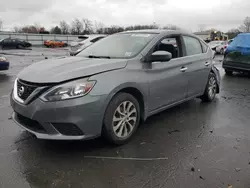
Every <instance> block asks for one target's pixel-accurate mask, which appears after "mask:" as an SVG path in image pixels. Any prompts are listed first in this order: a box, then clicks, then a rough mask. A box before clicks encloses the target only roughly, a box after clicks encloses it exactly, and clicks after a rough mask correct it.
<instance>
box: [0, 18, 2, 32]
mask: <svg viewBox="0 0 250 188" xmlns="http://www.w3.org/2000/svg"><path fill="white" fill-rule="evenodd" d="M2 29H3V20H2V19H0V31H1V30H2Z"/></svg>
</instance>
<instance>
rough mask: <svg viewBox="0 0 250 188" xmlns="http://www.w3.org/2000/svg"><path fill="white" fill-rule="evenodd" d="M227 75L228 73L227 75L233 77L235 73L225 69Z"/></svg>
mask: <svg viewBox="0 0 250 188" xmlns="http://www.w3.org/2000/svg"><path fill="white" fill-rule="evenodd" d="M225 73H226V75H229V76H232V75H233V71H231V70H227V69H225Z"/></svg>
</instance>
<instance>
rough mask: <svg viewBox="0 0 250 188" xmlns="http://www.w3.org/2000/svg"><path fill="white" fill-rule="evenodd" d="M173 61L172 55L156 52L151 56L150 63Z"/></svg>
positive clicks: (165, 52)
mask: <svg viewBox="0 0 250 188" xmlns="http://www.w3.org/2000/svg"><path fill="white" fill-rule="evenodd" d="M171 59H172V54H171V53H169V52H167V51H156V52H154V53H153V54H152V55H151V58H150V61H151V62H155V61H162V62H166V61H170V60H171Z"/></svg>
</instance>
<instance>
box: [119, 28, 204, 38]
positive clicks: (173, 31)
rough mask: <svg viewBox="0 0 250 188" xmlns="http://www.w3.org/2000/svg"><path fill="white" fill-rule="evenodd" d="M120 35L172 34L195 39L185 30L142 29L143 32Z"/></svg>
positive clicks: (134, 31) (135, 31) (137, 31)
mask: <svg viewBox="0 0 250 188" xmlns="http://www.w3.org/2000/svg"><path fill="white" fill-rule="evenodd" d="M121 33H152V34H161V35H171V34H172V35H174V34H176V35H177V34H182V35H189V36H193V37H196V38H199V37H197V36H196V35H194V34H192V33H190V32H187V31H185V30H169V29H143V30H130V31H124V32H121Z"/></svg>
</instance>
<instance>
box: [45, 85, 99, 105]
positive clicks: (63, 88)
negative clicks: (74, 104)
mask: <svg viewBox="0 0 250 188" xmlns="http://www.w3.org/2000/svg"><path fill="white" fill-rule="evenodd" d="M95 83H96V81H87V80H77V81H73V82H69V83H66V84H63V85H59V86H55V87H53V88H52V89H50V90H49V91H47V92H46V93H44V94H43V95H42V96H41V99H42V100H43V101H61V100H66V99H72V98H77V97H82V96H84V95H87V94H88V93H89V92H90V91H91V89H92V88H93V87H94V85H95Z"/></svg>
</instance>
